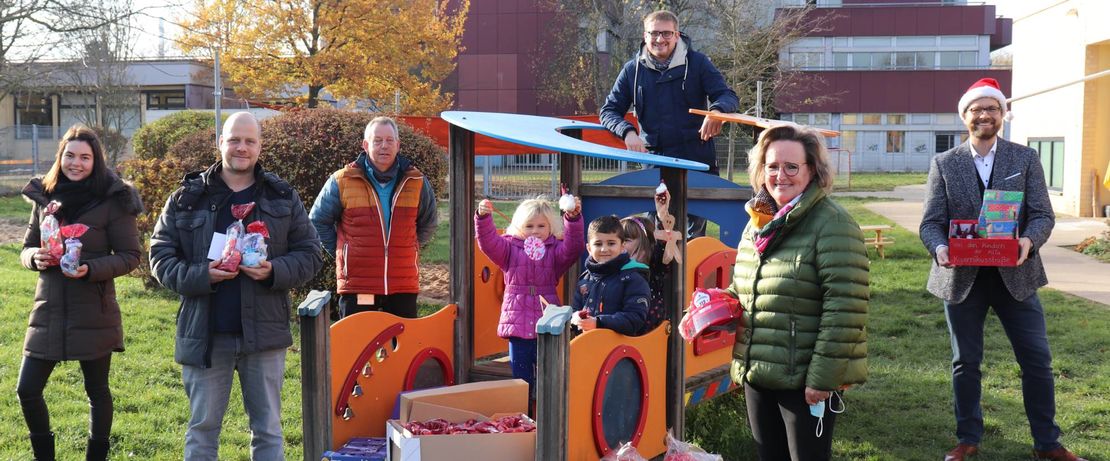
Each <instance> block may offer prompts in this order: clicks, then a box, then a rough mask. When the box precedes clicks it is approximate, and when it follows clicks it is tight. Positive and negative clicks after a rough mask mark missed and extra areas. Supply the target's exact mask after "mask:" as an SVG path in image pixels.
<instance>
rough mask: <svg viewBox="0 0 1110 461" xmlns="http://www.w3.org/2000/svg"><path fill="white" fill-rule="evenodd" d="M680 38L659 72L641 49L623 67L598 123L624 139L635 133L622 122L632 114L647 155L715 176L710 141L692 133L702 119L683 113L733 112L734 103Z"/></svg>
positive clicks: (718, 78) (701, 57)
mask: <svg viewBox="0 0 1110 461" xmlns="http://www.w3.org/2000/svg"><path fill="white" fill-rule="evenodd" d="M681 37H682V40H679V42H678V44H677V45H676V46H675V50H674V55H673V56H672V58H671V63H670V67H668V68H667V69H666V70H664V71H662V72H660V71H658V70H656V69H655V67H654V66H653V65H652V63H651V58H650V55H649V54H648V53H647V51H646V50H645V49H644V46H643V44H641V46H640V52H639V54H638V55H637V56H636V57H635V58H633V59H632V60H630V61H628V62H627V63H625V64H624V67H623V68H621V72H620V75H618V76H617V81H616V83H614V84H613V89H612V90H610V91H609V96H608V97H607V98H605V104H603V105H602V106H601V114H600V116H601V123H602V124H603V125H605V128H608V129H609V131H610V132H612V133H613V134H615V135H617V137H619V138H621V139H624V135H625V134H626V133H628V131H629V130H631V131H636V127H634V126H632V124H631V123H628V121H627V120H625V119H624V114H626V113H627V112H628V110H629V109H630V108H631V109H634V110H635V112H636V117H637V118H638V119H639V121H640V127H641V128H642V130H643V133H644V139H645V141H646V142H647V145H648V148H649V149H650V150H651V151H652V152H655V153H659V154H663V155H666V156H668V157H674V158H681V159H686V160H694V161H697V162H702V163H705V164H706V165H709V167H710V171H711V172H713V173H716V171H717V155H716V153H715V151H714V148H713V140H712V139H710V140H709V141H707V142H703V141H702V140H701V135H700V134H699V133H698V130H699V129H701V124H702V122H703V120H704V117H703V116H701V115H694V114H691V113H690V111H689V110H690V109H702V110H714V109H716V110H719V111H721V112H726V113H727V112H736V110H737V108H738V107H739V106H740V100H739V98H737V97H736V93H735V92H733V91H732V89H730V88H729V87H728V85H727V84H726V83H725V79H724V77H723V76H722V75H721V72H720V71H718V70H717V68H716V67H714V66H713V63H712V62H710V61H709V58H708V57H706V56H705V55H704V54H701V53H699V52H697V51H694V50H693V48H692V46H691V45H690V38H689V37H687V36H686V35H681Z"/></svg>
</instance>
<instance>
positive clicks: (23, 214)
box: [0, 195, 31, 223]
mask: <svg viewBox="0 0 1110 461" xmlns="http://www.w3.org/2000/svg"><path fill="white" fill-rule="evenodd" d="M30 215H31V204H30V203H28V202H27V201H26V200H24V199H23V196H22V195H5V196H3V197H0V219H15V220H19V221H23V222H24V223H26V222H27V217H28V216H30Z"/></svg>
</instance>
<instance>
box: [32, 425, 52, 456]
mask: <svg viewBox="0 0 1110 461" xmlns="http://www.w3.org/2000/svg"><path fill="white" fill-rule="evenodd" d="M31 451H33V452H34V453H35V461H54V433H53V432H46V433H43V434H31Z"/></svg>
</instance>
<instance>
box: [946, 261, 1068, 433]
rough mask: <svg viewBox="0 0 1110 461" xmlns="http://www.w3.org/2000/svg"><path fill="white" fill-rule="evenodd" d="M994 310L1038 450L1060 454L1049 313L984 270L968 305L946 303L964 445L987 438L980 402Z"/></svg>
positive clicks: (958, 430)
mask: <svg viewBox="0 0 1110 461" xmlns="http://www.w3.org/2000/svg"><path fill="white" fill-rule="evenodd" d="M988 308H994V313H995V315H997V316H998V320H999V321H1000V322H1001V323H1002V328H1003V329H1004V330H1005V331H1006V336H1007V337H1008V338H1009V339H1010V345H1011V347H1012V348H1013V350H1014V358H1015V359H1017V363H1018V365H1019V366H1020V367H1021V392H1022V398H1023V400H1024V402H1025V416H1026V417H1027V418H1029V430H1030V432H1031V433H1032V435H1033V448H1035V449H1037V450H1042V451H1048V450H1052V449H1055V448H1056V447H1058V446H1060V443H1059V442H1058V441H1057V439H1059V437H1060V428H1059V426H1057V425H1056V422H1055V417H1056V395H1055V383H1054V381H1053V375H1052V353H1051V351H1050V350H1049V348H1048V332H1047V331H1046V330H1045V320H1044V309H1043V308H1042V307H1041V301H1040V298H1038V297H1037V295H1035V294H1034V295H1033V296H1030V297H1029V298H1028V299H1025V300H1022V301H1018V300H1016V299H1014V298H1013V297H1012V296H1010V292H1009V290H1007V289H1006V286H1005V284H1004V283H1003V282H1002V278H1001V277H999V275H998V270H997V269H995V268H981V269H980V270H979V275H978V276H977V277H976V279H975V284H974V285H972V287H971V293H970V294H968V296H967V299H965V300H964V302H962V303H956V304H951V303H945V304H944V314H945V318H946V319H947V320H948V333H949V335H950V336H951V338H952V390H953V392H954V393H955V412H956V437H958V438H959V441H960V443H967V444H972V445H978V444H979V442H980V440H981V439H982V437H983V408H982V406H980V403H979V401H980V397H981V396H982V393H983V390H982V377H983V374H982V372H981V371H980V369H979V367H980V364H981V363H982V361H983V322H984V320H985V319H986V317H987V309H988Z"/></svg>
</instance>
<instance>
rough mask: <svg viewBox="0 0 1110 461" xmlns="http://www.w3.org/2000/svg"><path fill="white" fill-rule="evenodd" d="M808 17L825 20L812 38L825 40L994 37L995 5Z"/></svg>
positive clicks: (826, 12)
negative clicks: (824, 18)
mask: <svg viewBox="0 0 1110 461" xmlns="http://www.w3.org/2000/svg"><path fill="white" fill-rule="evenodd" d="M809 15H810V16H813V17H818V16H824V17H826V18H828V19H826V20H825V21H826V24H827V25H828V27H824V28H822V30H821V31H820V32H818V33H816V34H814V35H819V36H824V37H861V36H875V35H991V34H994V33H996V24H995V21H994V16H995V10H994V5H953V6H941V5H939V4H938V5H936V6H922V5H919V4H915V5H907V6H898V5H889V6H873V7H845V8H817V9H814V10H812V11H811V12H810V13H809Z"/></svg>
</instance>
